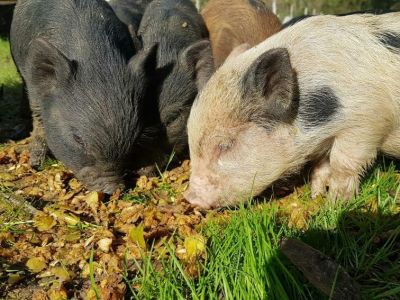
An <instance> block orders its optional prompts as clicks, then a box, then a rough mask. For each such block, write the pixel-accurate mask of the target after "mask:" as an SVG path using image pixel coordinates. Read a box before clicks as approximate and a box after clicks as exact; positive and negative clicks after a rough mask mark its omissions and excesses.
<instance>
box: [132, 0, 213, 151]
mask: <svg viewBox="0 0 400 300" xmlns="http://www.w3.org/2000/svg"><path fill="white" fill-rule="evenodd" d="M138 35H139V37H140V38H141V40H142V42H143V48H144V49H149V48H151V47H153V45H155V44H158V50H157V75H156V76H157V78H156V79H155V80H153V81H154V83H155V84H156V86H155V88H154V94H153V97H155V98H156V99H158V109H159V114H160V119H161V123H162V126H163V128H164V130H165V133H166V137H167V140H168V147H169V148H168V151H169V152H172V151H173V150H174V151H175V153H176V154H178V156H179V154H183V153H184V152H185V151H186V149H187V133H186V122H187V118H188V115H189V111H190V108H191V106H192V103H193V101H194V98H195V97H196V95H197V92H198V88H199V87H201V86H202V85H203V84H204V83H205V82H206V80H207V78H208V77H209V76H210V75H211V73H212V71H213V69H214V68H213V67H214V64H213V58H212V52H211V47H210V42H209V40H208V39H207V37H208V31H207V28H206V26H205V24H204V21H203V19H202V17H201V15H200V14H199V13H198V12H197V10H196V8H195V6H194V5H193V3H192V2H191V1H189V0H155V1H152V2H151V3H150V4H149V5H148V6H147V8H146V10H145V13H144V15H143V18H142V21H141V24H140V27H139V32H138Z"/></svg>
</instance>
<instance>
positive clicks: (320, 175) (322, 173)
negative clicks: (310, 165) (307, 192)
mask: <svg viewBox="0 0 400 300" xmlns="http://www.w3.org/2000/svg"><path fill="white" fill-rule="evenodd" d="M330 173H331V168H330V164H329V161H328V160H326V159H325V160H322V161H320V162H319V163H318V164H317V165H316V166H315V167H314V169H313V171H312V174H311V198H312V199H315V198H317V197H318V196H319V195H321V196H324V195H326V193H327V186H328V183H329V178H330Z"/></svg>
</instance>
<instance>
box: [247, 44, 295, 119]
mask: <svg viewBox="0 0 400 300" xmlns="http://www.w3.org/2000/svg"><path fill="white" fill-rule="evenodd" d="M241 90H242V91H243V94H242V99H243V102H242V106H243V111H244V112H245V114H248V116H247V117H248V118H249V119H250V120H251V121H254V122H256V123H260V125H261V126H264V127H265V126H266V127H268V126H269V124H271V123H273V122H286V123H290V122H291V121H293V120H294V118H295V117H296V115H297V110H298V82H297V76H296V72H295V70H294V69H293V68H292V65H291V63H290V57H289V52H288V51H287V49H285V48H276V49H272V50H269V51H267V52H265V53H263V54H262V55H260V56H259V57H258V58H257V59H256V60H255V61H254V62H253V63H252V65H251V66H250V68H249V69H248V71H247V72H246V74H245V76H244V77H243V80H242V89H241ZM249 107H251V110H249Z"/></svg>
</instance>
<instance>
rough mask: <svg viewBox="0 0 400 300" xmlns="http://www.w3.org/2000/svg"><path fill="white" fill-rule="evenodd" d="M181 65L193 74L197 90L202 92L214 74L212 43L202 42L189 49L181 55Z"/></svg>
mask: <svg viewBox="0 0 400 300" xmlns="http://www.w3.org/2000/svg"><path fill="white" fill-rule="evenodd" d="M180 63H181V64H182V65H183V66H184V68H186V69H187V70H188V71H189V72H190V74H192V76H193V79H194V80H196V84H197V88H198V89H199V90H201V89H202V88H203V87H204V85H205V84H206V83H207V81H208V79H210V77H211V75H212V74H213V73H214V59H213V55H212V50H211V44H210V41H209V40H201V41H198V42H195V43H193V44H192V45H190V46H189V47H187V48H186V49H185V50H184V51H183V52H182V53H181V54H180Z"/></svg>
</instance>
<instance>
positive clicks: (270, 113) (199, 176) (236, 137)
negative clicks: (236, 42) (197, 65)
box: [185, 13, 400, 208]
mask: <svg viewBox="0 0 400 300" xmlns="http://www.w3.org/2000/svg"><path fill="white" fill-rule="evenodd" d="M188 136H189V149H190V156H191V167H192V171H191V176H190V183H189V188H188V190H187V192H186V194H185V197H186V199H187V200H188V201H189V202H191V203H193V204H195V205H199V206H201V207H205V208H212V207H219V206H225V205H235V204H238V203H240V202H241V201H244V200H246V199H247V198H248V197H251V196H256V195H259V194H260V193H261V192H262V191H264V190H265V189H266V188H267V187H269V186H271V184H273V183H274V182H276V181H277V180H278V179H282V178H285V177H287V176H289V175H291V174H293V173H295V172H297V171H298V170H301V168H302V167H303V166H304V165H305V164H306V163H311V164H312V165H313V168H312V171H311V174H310V180H311V192H312V197H313V198H315V197H317V196H318V195H325V194H328V199H331V201H336V200H338V199H340V200H342V201H346V200H347V199H350V198H352V197H354V196H355V195H356V193H357V191H358V190H359V185H360V179H361V176H362V175H363V173H364V171H365V170H366V169H367V168H368V167H369V166H370V165H371V164H372V163H373V162H374V160H375V158H376V156H377V154H378V152H381V153H383V154H387V155H390V156H394V157H400V13H388V14H382V15H373V14H357V15H350V16H340V17H339V16H315V17H312V18H308V19H305V20H303V21H301V22H299V23H297V24H295V25H293V26H291V27H289V28H286V29H285V30H282V31H281V32H280V33H278V34H276V35H274V36H272V37H270V38H269V39H267V40H266V41H264V42H263V43H261V44H259V45H257V46H255V47H253V48H251V49H248V50H245V49H243V51H242V52H241V53H237V55H236V56H235V57H231V58H229V59H228V60H227V61H226V62H225V64H223V65H222V66H221V67H220V68H219V69H218V70H217V71H216V73H215V74H214V75H213V76H212V77H211V78H210V79H209V81H208V82H207V83H206V85H205V86H204V87H203V89H202V90H201V91H200V93H199V95H198V97H197V98H196V100H195V102H194V104H193V107H192V110H191V113H190V116H189V120H188Z"/></svg>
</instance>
